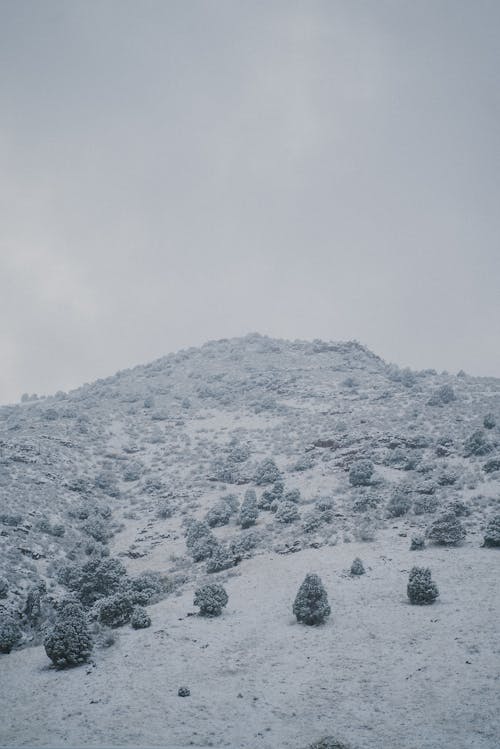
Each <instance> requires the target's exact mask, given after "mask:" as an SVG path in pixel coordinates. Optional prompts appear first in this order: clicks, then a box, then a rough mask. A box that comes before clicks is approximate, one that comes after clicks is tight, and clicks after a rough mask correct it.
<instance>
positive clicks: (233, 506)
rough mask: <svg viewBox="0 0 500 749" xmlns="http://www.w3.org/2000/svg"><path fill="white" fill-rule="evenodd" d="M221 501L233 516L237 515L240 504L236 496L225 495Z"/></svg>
mask: <svg viewBox="0 0 500 749" xmlns="http://www.w3.org/2000/svg"><path fill="white" fill-rule="evenodd" d="M220 500H221V502H225V504H226V505H227V506H228V507H229V510H230V512H231V515H235V514H236V513H237V512H238V510H239V509H240V503H239V501H238V497H237V496H236V494H224V496H223V497H221V498H220Z"/></svg>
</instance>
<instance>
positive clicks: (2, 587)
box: [0, 577, 9, 598]
mask: <svg viewBox="0 0 500 749" xmlns="http://www.w3.org/2000/svg"><path fill="white" fill-rule="evenodd" d="M8 594H9V583H8V580H6V579H5V577H0V598H7V596H8Z"/></svg>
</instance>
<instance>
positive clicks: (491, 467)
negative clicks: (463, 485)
mask: <svg viewBox="0 0 500 749" xmlns="http://www.w3.org/2000/svg"><path fill="white" fill-rule="evenodd" d="M483 471H484V472H485V473H494V472H495V471H500V458H491V460H488V461H487V462H486V463H485V464H484V466H483Z"/></svg>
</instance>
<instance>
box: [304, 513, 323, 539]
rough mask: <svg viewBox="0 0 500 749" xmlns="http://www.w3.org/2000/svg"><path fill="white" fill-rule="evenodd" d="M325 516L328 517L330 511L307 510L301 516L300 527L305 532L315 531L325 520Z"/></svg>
mask: <svg viewBox="0 0 500 749" xmlns="http://www.w3.org/2000/svg"><path fill="white" fill-rule="evenodd" d="M325 517H328V518H329V517H330V513H328V512H318V511H317V510H309V512H306V513H305V514H304V517H303V518H302V528H303V529H304V531H305V532H306V533H315V532H316V531H317V530H318V528H320V527H321V526H322V525H323V524H324V523H325V522H326V521H325Z"/></svg>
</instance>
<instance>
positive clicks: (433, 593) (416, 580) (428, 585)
mask: <svg viewBox="0 0 500 749" xmlns="http://www.w3.org/2000/svg"><path fill="white" fill-rule="evenodd" d="M406 592H407V595H408V598H409V599H410V603H413V604H418V605H425V604H430V603H434V601H435V600H436V598H437V597H438V595H439V591H438V589H437V585H436V584H435V583H434V582H433V581H432V579H431V571H430V569H429V568H428V567H413V568H412V570H411V572H410V575H409V578H408V585H407V588H406Z"/></svg>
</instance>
